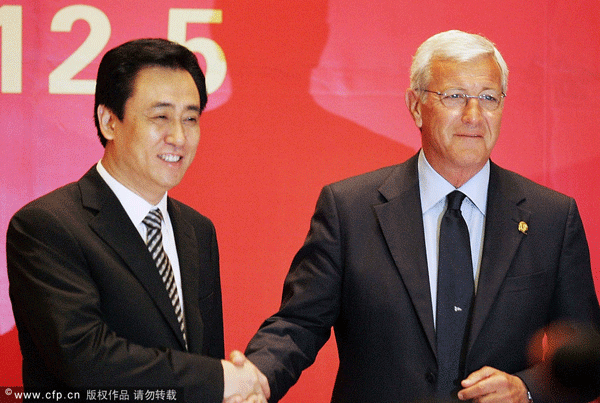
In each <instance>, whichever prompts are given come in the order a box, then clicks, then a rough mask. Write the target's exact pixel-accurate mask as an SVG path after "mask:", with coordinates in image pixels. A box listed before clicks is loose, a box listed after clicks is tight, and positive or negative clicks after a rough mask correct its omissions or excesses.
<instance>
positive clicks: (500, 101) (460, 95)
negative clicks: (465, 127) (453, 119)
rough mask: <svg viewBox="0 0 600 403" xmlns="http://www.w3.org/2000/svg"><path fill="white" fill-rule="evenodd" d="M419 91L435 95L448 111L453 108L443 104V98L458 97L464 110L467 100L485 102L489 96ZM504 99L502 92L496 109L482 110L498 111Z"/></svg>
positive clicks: (420, 89) (504, 95)
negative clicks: (474, 99)
mask: <svg viewBox="0 0 600 403" xmlns="http://www.w3.org/2000/svg"><path fill="white" fill-rule="evenodd" d="M419 91H423V92H430V93H432V94H436V95H437V96H439V97H440V102H441V103H442V105H444V107H446V108H448V109H454V108H452V107H449V106H447V105H446V104H445V103H444V101H443V99H444V98H449V97H451V96H459V97H460V98H461V99H462V100H463V102H464V105H463V106H462V107H463V108H465V107H466V106H467V104H468V103H469V99H472V98H477V99H478V100H479V101H485V100H486V99H485V97H486V96H490V95H488V94H479V95H468V94H465V93H457V94H448V93H446V92H439V91H431V90H427V89H425V88H419ZM492 98H493V97H492ZM504 98H506V94H505V93H504V91H503V92H501V93H500V99H499V100H498V103H497V104H496V107H495V108H494V109H487V108H483V109H485V110H487V111H489V112H493V111H496V110H498V108H499V107H500V104H501V103H502V100H503V99H504ZM488 101H489V99H488Z"/></svg>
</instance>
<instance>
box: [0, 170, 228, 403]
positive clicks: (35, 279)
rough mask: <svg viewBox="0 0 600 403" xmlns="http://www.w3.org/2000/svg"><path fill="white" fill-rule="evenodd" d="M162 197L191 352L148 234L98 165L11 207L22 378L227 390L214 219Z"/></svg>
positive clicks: (201, 397) (188, 391)
mask: <svg viewBox="0 0 600 403" xmlns="http://www.w3.org/2000/svg"><path fill="white" fill-rule="evenodd" d="M167 208H168V211H169V214H170V217H171V220H172V223H173V230H174V234H175V242H176V245H177V251H178V255H179V263H180V267H181V278H182V288H183V290H182V291H183V300H184V309H185V319H186V323H187V331H188V342H189V352H184V351H183V350H184V349H185V348H184V344H183V339H182V335H181V331H180V330H179V325H178V323H177V319H176V317H175V313H174V310H173V306H172V305H171V302H170V300H169V298H168V295H167V291H166V288H165V286H164V284H163V282H162V280H161V278H160V276H159V274H158V271H157V269H156V265H155V263H154V261H153V260H152V257H151V256H150V253H149V252H148V249H147V248H146V245H145V243H144V241H143V240H142V238H141V237H140V235H139V233H138V232H137V230H136V228H135V226H134V225H133V224H132V223H131V220H130V218H129V217H128V215H127V213H126V212H125V210H124V209H123V207H122V206H121V204H120V202H119V201H118V199H117V197H116V196H115V195H114V193H113V192H112V191H111V190H110V188H109V187H108V185H107V184H106V183H105V182H104V181H103V180H102V178H101V177H100V175H99V174H98V172H97V170H96V168H95V167H93V168H92V169H91V170H90V171H88V173H87V174H86V175H85V176H83V177H82V178H81V179H80V180H79V181H78V182H76V183H71V184H69V185H67V186H64V187H62V188H60V189H58V190H55V191H54V192H51V193H49V194H48V195H46V196H43V197H41V198H39V199H37V200H35V201H33V202H31V203H30V204H28V205H27V206H25V207H24V208H23V209H21V210H20V211H19V212H17V213H16V214H15V216H14V217H13V218H12V220H11V221H10V224H9V228H8V233H7V252H6V253H7V259H8V276H9V281H10V286H9V290H10V298H11V301H12V306H13V311H14V315H15V321H16V325H17V329H18V332H19V341H20V345H21V351H22V354H23V383H24V386H25V387H26V388H27V387H44V388H85V387H92V388H102V387H116V386H121V387H153V388H167V387H178V388H184V391H185V397H186V400H187V401H193V402H220V401H222V399H223V370H222V366H221V363H220V359H221V358H223V356H224V346H223V315H222V307H221V286H220V278H219V257H218V250H217V240H216V236H215V229H214V227H213V225H212V223H211V222H210V220H209V219H207V218H206V217H204V216H202V215H200V214H199V213H197V212H196V211H194V210H193V209H191V208H190V207H187V206H185V205H184V204H182V203H180V202H178V201H176V200H173V199H169V200H168V206H167ZM188 399H189V400H188Z"/></svg>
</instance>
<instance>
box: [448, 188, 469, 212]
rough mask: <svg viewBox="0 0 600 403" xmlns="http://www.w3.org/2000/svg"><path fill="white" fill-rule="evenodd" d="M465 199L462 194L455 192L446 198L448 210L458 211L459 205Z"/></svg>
mask: <svg viewBox="0 0 600 403" xmlns="http://www.w3.org/2000/svg"><path fill="white" fill-rule="evenodd" d="M465 197H467V196H466V195H465V194H464V193H463V192H460V191H458V190H455V191H453V192H451V193H449V194H448V196H446V198H447V199H448V210H460V205H461V204H462V202H463V200H464V199H465Z"/></svg>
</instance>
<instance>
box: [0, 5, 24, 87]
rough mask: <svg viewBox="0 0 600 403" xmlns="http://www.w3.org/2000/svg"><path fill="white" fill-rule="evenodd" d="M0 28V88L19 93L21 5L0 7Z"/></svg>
mask: <svg viewBox="0 0 600 403" xmlns="http://www.w3.org/2000/svg"><path fill="white" fill-rule="evenodd" d="M0 28H1V29H2V31H1V32H2V53H1V54H0V57H1V58H2V64H1V65H0V75H1V76H2V82H1V83H0V85H1V89H0V90H1V91H2V92H3V93H6V94H20V93H21V91H22V88H23V74H22V68H23V62H22V60H23V7H21V6H2V7H0Z"/></svg>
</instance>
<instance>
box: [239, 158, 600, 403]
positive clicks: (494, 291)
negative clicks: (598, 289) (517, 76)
mask: <svg viewBox="0 0 600 403" xmlns="http://www.w3.org/2000/svg"><path fill="white" fill-rule="evenodd" d="M521 221H523V222H525V223H527V224H528V230H527V231H526V233H524V232H521V231H519V223H520V222H521ZM424 245H425V241H424V230H423V220H422V213H421V204H420V196H419V181H418V177H417V156H415V157H413V158H411V159H410V160H408V161H407V162H405V163H403V164H400V165H397V166H393V167H388V168H383V169H380V170H377V171H374V172H371V173H367V174H364V175H360V176H357V177H354V178H350V179H347V180H344V181H341V182H338V183H334V184H332V185H329V186H326V187H325V188H324V189H323V191H322V192H321V195H320V197H319V200H318V202H317V207H316V211H315V213H314V215H313V218H312V221H311V227H310V231H309V234H308V237H307V239H306V241H305V244H304V246H303V247H302V248H301V249H300V251H299V252H298V254H297V255H296V257H295V258H294V261H293V263H292V266H291V269H290V271H289V273H288V276H287V278H286V281H285V284H284V291H283V300H282V305H281V308H280V311H279V312H278V313H277V314H275V315H274V316H272V317H271V318H269V319H267V320H266V321H265V323H264V324H263V325H262V326H261V329H260V330H259V331H258V333H257V334H256V335H255V336H254V338H253V339H252V340H251V341H250V343H249V345H248V348H247V351H246V353H247V354H248V357H249V358H250V359H251V360H252V361H253V362H254V363H255V364H256V365H257V366H258V367H259V368H260V369H261V370H262V371H263V372H264V373H265V375H267V377H268V378H269V381H270V385H271V390H272V392H273V399H272V401H277V400H278V399H279V398H280V397H281V396H283V394H285V393H286V391H287V390H288V388H290V387H291V386H292V385H293V384H294V383H295V382H296V380H297V379H298V377H299V376H300V373H301V371H302V370H303V369H305V368H306V367H308V366H309V365H310V364H312V362H313V361H314V359H315V357H316V355H317V352H318V351H319V349H320V348H321V347H322V346H323V344H324V343H325V342H326V340H327V339H328V338H329V335H330V329H331V327H332V326H333V328H334V331H335V336H336V342H337V347H338V354H339V360H340V366H339V370H338V374H337V378H336V382H335V386H334V390H333V396H332V401H334V402H377V403H385V402H416V401H430V399H432V398H433V397H434V396H435V395H434V393H435V390H436V381H437V364H436V348H435V345H436V343H435V330H434V324H433V309H432V306H431V296H430V287H429V278H428V270H427V262H426V254H425V246H424ZM561 319H572V320H578V321H583V322H586V323H589V322H593V323H594V325H595V326H596V327H600V308H599V307H598V300H597V297H596V294H595V291H594V284H593V279H592V273H591V268H590V260H589V251H588V246H587V241H586V238H585V234H584V229H583V226H582V222H581V219H580V216H579V214H578V211H577V207H576V204H575V201H574V200H573V199H572V198H569V197H567V196H564V195H562V194H559V193H557V192H555V191H552V190H550V189H547V188H545V187H542V186H540V185H538V184H535V183H533V182H531V181H529V180H527V179H525V178H523V177H521V176H519V175H517V174H515V173H512V172H509V171H506V170H504V169H502V168H500V167H498V166H497V165H495V164H493V163H492V165H491V173H490V183H489V194H488V206H487V217H486V224H485V237H484V249H483V254H482V262H481V269H480V277H479V283H478V291H477V296H476V301H475V308H474V316H473V322H472V328H471V332H470V337H469V348H468V355H467V362H466V367H467V368H466V374H468V373H470V372H472V371H475V370H478V369H480V368H481V367H483V366H485V365H489V366H492V367H495V368H497V369H500V370H502V371H505V372H508V373H510V374H516V375H518V376H520V377H521V378H522V379H523V380H524V381H525V383H526V384H527V385H528V387H529V388H530V389H531V391H532V392H533V395H534V400H535V401H536V403H537V402H541V401H543V400H542V397H541V396H542V395H541V394H540V392H541V391H542V389H543V386H542V385H541V384H540V383H539V379H538V378H537V377H536V372H535V368H534V367H532V366H531V364H530V363H529V362H528V345H529V343H530V340H531V338H532V337H533V336H534V334H535V333H536V332H537V331H539V330H540V329H542V328H543V327H544V326H546V325H548V324H549V323H551V322H553V321H556V320H561ZM536 348H540V346H539V345H537V346H536Z"/></svg>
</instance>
